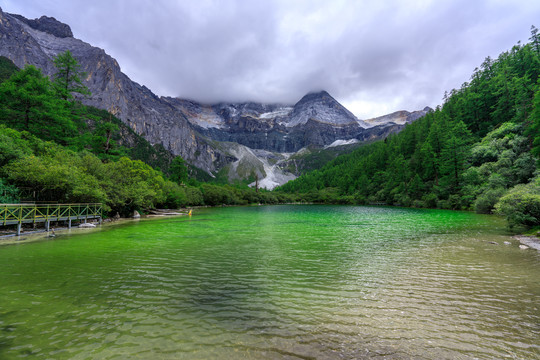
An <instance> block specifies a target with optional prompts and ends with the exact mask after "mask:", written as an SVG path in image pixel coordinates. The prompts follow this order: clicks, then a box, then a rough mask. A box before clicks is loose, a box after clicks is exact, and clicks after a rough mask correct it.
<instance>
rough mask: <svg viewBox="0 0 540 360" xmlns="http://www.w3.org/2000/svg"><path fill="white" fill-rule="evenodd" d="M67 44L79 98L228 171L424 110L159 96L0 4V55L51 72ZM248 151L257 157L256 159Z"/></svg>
mask: <svg viewBox="0 0 540 360" xmlns="http://www.w3.org/2000/svg"><path fill="white" fill-rule="evenodd" d="M66 50H69V51H71V53H72V54H73V56H74V57H75V58H76V59H77V60H78V61H79V63H80V64H81V68H82V70H83V71H85V72H86V74H87V76H86V78H85V79H84V82H85V85H86V86H87V87H88V89H89V90H90V91H91V93H92V95H91V96H90V97H88V98H85V99H83V102H84V103H86V104H88V105H92V106H95V107H98V108H101V109H106V110H108V111H110V112H111V113H113V114H114V115H116V116H117V117H118V118H120V119H121V120H122V121H124V122H125V123H126V124H128V125H129V126H130V127H131V128H132V129H133V130H135V132H137V133H138V134H140V135H142V136H144V137H145V138H146V139H147V140H148V141H149V142H150V143H152V144H156V143H161V144H163V146H164V147H165V148H166V149H167V150H169V151H170V152H171V153H173V154H174V155H180V156H182V157H183V158H184V159H186V161H188V162H189V163H191V164H193V165H195V166H197V167H199V168H201V169H203V170H206V171H207V172H210V173H215V172H216V171H218V170H219V169H221V168H223V167H224V166H226V165H227V164H229V165H227V166H228V168H229V172H231V171H233V170H234V169H240V168H242V172H243V173H245V174H250V173H252V171H251V170H250V169H247V168H246V167H249V164H250V163H253V170H254V171H255V172H256V173H257V174H259V173H260V175H261V176H262V175H264V174H262V172H263V171H266V170H268V169H269V168H270V167H271V166H270V165H269V164H270V163H272V162H273V161H274V160H272V157H274V155H271V154H272V153H293V152H296V151H298V150H300V149H302V148H304V147H306V146H313V145H315V146H319V147H321V148H322V147H325V146H331V145H332V144H338V143H347V142H348V143H350V142H351V141H353V142H354V141H357V140H358V141H366V140H376V139H381V138H383V137H385V136H387V135H388V134H390V133H392V132H397V131H399V130H400V129H401V128H402V127H403V126H404V124H406V123H407V122H410V121H413V120H415V119H416V118H418V117H420V116H423V115H424V114H425V113H426V111H427V110H426V109H424V110H422V111H420V112H414V113H408V112H399V113H395V114H391V115H388V116H386V117H382V118H377V119H372V120H370V121H368V122H364V121H361V120H358V119H357V118H356V117H355V116H354V115H353V114H352V113H351V112H350V111H348V110H347V109H346V108H345V107H343V106H342V105H341V104H339V103H338V102H337V101H336V100H335V99H334V98H333V97H332V96H330V94H328V93H327V92H325V91H321V92H315V93H310V94H307V95H306V96H304V97H303V98H302V99H300V101H298V102H297V103H296V104H295V105H283V104H259V103H241V104H223V103H222V104H213V105H204V104H199V103H197V102H194V101H188V100H183V99H177V98H170V97H158V96H156V95H155V94H154V93H152V91H150V90H149V89H148V88H146V87H145V86H141V85H139V84H137V83H136V82H134V81H132V80H130V79H129V77H128V76H127V75H125V74H124V73H122V71H121V69H120V66H119V65H118V63H117V62H116V60H115V59H113V58H112V57H110V56H109V55H107V54H106V53H105V51H104V50H102V49H100V48H97V47H94V46H91V45H90V44H87V43H85V42H83V41H81V40H78V39H75V38H74V37H73V34H72V32H71V29H70V27H69V26H68V25H66V24H63V23H61V22H59V21H57V20H56V19H54V18H50V17H46V16H43V17H41V18H39V19H35V20H29V19H26V18H24V17H22V16H20V15H13V14H8V13H4V12H2V10H1V9H0V56H5V57H7V58H9V59H10V60H12V61H13V62H14V63H15V64H16V65H17V66H19V67H21V68H22V67H24V66H25V65H26V64H32V65H35V66H37V67H38V68H41V69H42V70H43V72H44V73H45V74H47V75H49V76H52V75H53V74H54V73H55V71H56V69H55V67H54V65H53V62H52V59H53V58H54V57H55V56H56V55H57V54H59V53H61V52H64V51H66ZM396 114H397V115H396ZM231 143H238V144H240V145H241V146H243V147H247V148H248V149H244V148H243V147H240V148H239V147H238V146H236V145H234V144H231ZM238 149H242V150H241V151H240V150H238ZM251 150H258V151H251ZM246 154H248V155H249V156H248V155H246ZM246 156H247V157H246ZM254 156H255V157H257V156H259V160H260V161H259V162H257V161H254V160H253V157H254ZM276 156H277V157H278V158H279V157H280V156H281V155H279V156H278V155H276ZM244 157H246V159H248V160H249V161H248V160H246V161H243V160H242V159H243V158H244ZM263 165H264V166H263ZM230 169H233V170H230ZM234 171H236V170H234ZM234 171H233V172H234ZM272 171H274V168H272ZM236 175H239V174H238V173H237V174H236ZM274 175H275V176H274V177H273V178H272V179H289V177H288V175H286V174H285V175H284V176H281V175H279V174H274ZM234 176H235V174H231V177H232V178H234ZM272 181H273V180H272Z"/></svg>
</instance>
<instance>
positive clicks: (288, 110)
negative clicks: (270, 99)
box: [259, 107, 293, 119]
mask: <svg viewBox="0 0 540 360" xmlns="http://www.w3.org/2000/svg"><path fill="white" fill-rule="evenodd" d="M292 110H293V108H292V107H284V108H281V109H278V110H275V111H270V112H266V113H263V114H260V115H259V119H275V118H277V117H284V116H288V115H289V114H290V113H291V111H292Z"/></svg>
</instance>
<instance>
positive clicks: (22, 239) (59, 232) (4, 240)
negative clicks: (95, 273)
mask: <svg viewBox="0 0 540 360" xmlns="http://www.w3.org/2000/svg"><path fill="white" fill-rule="evenodd" d="M187 212H188V209H175V210H156V211H154V212H153V213H151V214H146V215H141V216H140V217H130V218H109V219H106V220H104V221H103V222H102V224H101V225H99V222H97V221H88V222H87V223H88V224H93V225H95V227H86V228H85V227H80V226H79V225H81V224H83V223H81V224H79V225H77V226H73V227H72V228H71V229H69V228H67V227H64V226H62V227H56V228H53V227H51V229H53V230H54V233H53V231H52V230H51V231H47V230H45V229H44V228H43V229H32V230H29V231H23V233H22V234H21V235H19V236H17V234H16V233H15V232H13V233H3V234H0V247H2V246H4V245H15V244H25V243H30V242H36V241H42V240H47V239H49V240H52V239H55V238H58V237H63V236H65V235H66V234H68V235H71V234H73V233H75V232H89V231H97V230H101V229H103V228H104V227H109V226H114V225H122V224H125V223H128V222H132V221H140V220H151V219H158V218H164V217H174V216H187ZM52 233H53V234H52ZM51 235H52V236H51Z"/></svg>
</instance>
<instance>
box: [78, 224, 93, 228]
mask: <svg viewBox="0 0 540 360" xmlns="http://www.w3.org/2000/svg"><path fill="white" fill-rule="evenodd" d="M79 227H80V228H95V227H96V225H94V224H90V223H84V224H81V225H79Z"/></svg>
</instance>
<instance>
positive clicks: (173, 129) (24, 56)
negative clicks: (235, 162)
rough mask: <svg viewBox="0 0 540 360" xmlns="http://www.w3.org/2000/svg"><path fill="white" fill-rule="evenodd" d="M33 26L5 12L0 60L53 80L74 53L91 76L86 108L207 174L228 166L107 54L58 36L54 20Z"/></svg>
mask: <svg viewBox="0 0 540 360" xmlns="http://www.w3.org/2000/svg"><path fill="white" fill-rule="evenodd" d="M32 24H33V23H32V21H31V20H26V19H25V18H23V17H21V16H14V15H11V14H7V13H4V12H2V10H1V9H0V25H1V26H0V56H5V57H7V58H9V59H11V60H12V61H13V62H14V63H15V64H16V65H17V66H18V67H21V68H22V67H24V65H25V64H32V65H35V66H37V67H38V68H41V69H42V70H43V72H44V73H45V74H47V75H49V76H52V75H53V74H54V73H55V67H54V65H53V63H52V58H53V57H54V56H56V55H57V54H59V53H61V52H63V51H66V50H69V51H71V53H72V54H73V56H74V57H75V58H76V59H77V60H78V61H79V63H80V64H81V69H82V70H83V71H85V72H86V73H87V77H86V79H85V85H86V86H87V87H88V88H89V90H90V91H91V92H92V96H91V97H90V98H88V99H84V103H86V104H87V105H92V106H95V107H97V108H100V109H105V110H108V111H109V112H111V113H112V114H113V115H115V116H117V117H118V118H120V119H121V120H122V121H124V122H125V123H127V124H128V125H129V126H130V127H131V128H132V129H133V130H135V131H136V132H137V133H138V134H140V135H143V136H144V137H145V138H146V139H147V140H148V141H150V142H151V143H152V144H155V143H162V144H163V146H164V147H165V148H166V149H167V150H169V151H171V152H172V153H173V154H175V155H181V156H182V157H184V158H185V159H186V160H188V161H189V162H190V163H191V164H193V165H195V166H197V167H200V168H202V169H205V170H206V171H215V170H217V168H219V167H220V166H222V165H224V164H225V163H226V161H227V160H226V157H225V156H224V155H223V154H222V153H220V152H218V151H216V149H214V148H213V147H211V146H210V145H209V144H208V143H207V142H206V141H205V140H204V139H203V138H202V137H200V135H198V134H197V133H196V132H195V131H194V130H193V128H192V127H191V126H190V124H189V122H188V121H187V119H186V118H185V116H184V115H183V114H182V113H179V112H177V111H175V109H174V108H173V107H171V106H170V105H169V104H168V103H167V102H165V101H163V100H161V99H160V98H159V97H157V96H156V95H155V94H154V93H152V92H151V91H150V90H149V89H148V88H146V87H145V86H141V85H139V84H137V83H135V82H133V81H132V80H130V79H129V78H128V77H127V76H126V75H125V74H124V73H122V71H121V70H120V66H119V65H118V63H117V62H116V60H114V59H113V58H112V57H110V56H109V55H107V54H106V53H105V51H103V50H102V49H99V48H97V47H93V46H91V45H89V44H87V43H85V42H83V41H81V40H78V39H75V38H73V37H72V36H68V35H69V34H70V33H71V31H69V33H67V32H65V31H64V32H63V33H62V34H61V35H62V37H59V36H57V35H59V34H58V33H57V32H56V31H54V29H55V26H54V25H56V27H58V28H65V26H67V25H65V24H62V23H60V22H58V21H56V20H55V19H53V18H48V24H49V26H48V27H39V28H37V29H36V28H33V27H32V26H31V25H32ZM68 28H69V27H68ZM42 30H44V31H42Z"/></svg>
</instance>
